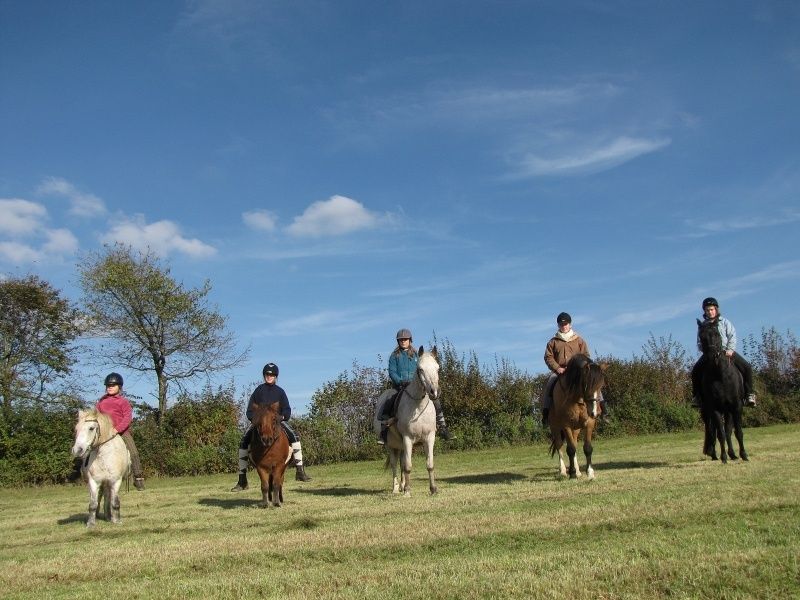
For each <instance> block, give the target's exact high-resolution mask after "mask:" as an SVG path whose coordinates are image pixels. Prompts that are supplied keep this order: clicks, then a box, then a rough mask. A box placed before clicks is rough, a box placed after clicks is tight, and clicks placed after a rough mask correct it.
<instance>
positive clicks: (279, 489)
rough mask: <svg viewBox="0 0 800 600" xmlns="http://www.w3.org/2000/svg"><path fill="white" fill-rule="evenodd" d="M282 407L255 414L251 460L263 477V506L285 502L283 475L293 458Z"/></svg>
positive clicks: (261, 410)
mask: <svg viewBox="0 0 800 600" xmlns="http://www.w3.org/2000/svg"><path fill="white" fill-rule="evenodd" d="M278 408H279V405H278V403H277V402H273V403H272V404H269V405H267V406H260V407H258V408H257V409H256V411H255V414H254V415H253V441H252V442H251V443H250V460H251V462H252V463H253V466H254V467H255V468H256V471H258V476H259V478H261V498H262V501H261V506H262V507H264V508H267V507H269V506H270V504H272V506H275V507H280V505H281V503H282V502H283V475H284V473H285V471H286V463H288V462H289V458H291V448H290V447H289V438H288V437H286V432H285V431H284V430H283V427H281V414H280V413H279V412H278Z"/></svg>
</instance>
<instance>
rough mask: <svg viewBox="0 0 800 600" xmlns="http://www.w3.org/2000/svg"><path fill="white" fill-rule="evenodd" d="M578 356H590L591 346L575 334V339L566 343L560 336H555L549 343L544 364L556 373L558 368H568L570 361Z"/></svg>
mask: <svg viewBox="0 0 800 600" xmlns="http://www.w3.org/2000/svg"><path fill="white" fill-rule="evenodd" d="M576 354H585V355H586V356H589V346H588V345H587V344H586V342H585V341H584V340H583V338H582V337H581V336H579V335H578V334H577V333H575V337H573V338H572V339H571V340H570V341H568V342H565V341H564V340H562V339H561V338H560V337H558V335H554V336H553V337H552V338H550V341H549V342H547V348H546V349H545V351H544V362H545V364H546V365H547V367H548V368H549V369H550V370H551V371H553V373H555V372H556V369H558V367H566V366H567V363H568V362H569V359H570V358H572V357H573V356H575V355H576Z"/></svg>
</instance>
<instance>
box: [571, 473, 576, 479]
mask: <svg viewBox="0 0 800 600" xmlns="http://www.w3.org/2000/svg"><path fill="white" fill-rule="evenodd" d="M569 478H570V479H577V478H578V476H577V475H575V473H570V476H569Z"/></svg>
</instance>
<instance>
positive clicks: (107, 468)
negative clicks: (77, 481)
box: [72, 408, 131, 527]
mask: <svg viewBox="0 0 800 600" xmlns="http://www.w3.org/2000/svg"><path fill="white" fill-rule="evenodd" d="M72 455H73V456H74V457H75V458H82V459H83V467H82V469H81V472H82V473H83V476H84V478H85V479H87V480H88V482H89V518H88V519H87V521H86V526H87V527H94V526H95V523H96V522H97V507H98V505H99V504H100V498H101V497H102V498H104V500H105V502H104V508H105V513H106V518H107V519H110V520H111V522H112V523H119V522H120V521H121V517H120V514H119V509H120V502H119V488H120V485H121V484H122V480H123V479H124V478H125V477H127V475H128V472H129V470H130V467H131V457H130V454H129V453H128V448H127V447H126V446H125V442H123V441H122V438H121V437H120V436H119V435H118V434H117V430H116V429H114V425H113V424H112V423H111V419H110V418H109V416H108V415H106V414H103V413H101V412H100V411H99V410H97V409H95V408H92V409H89V410H80V411H78V422H77V423H76V424H75V442H74V443H73V445H72Z"/></svg>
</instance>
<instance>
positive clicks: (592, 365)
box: [564, 354, 608, 418]
mask: <svg viewBox="0 0 800 600" xmlns="http://www.w3.org/2000/svg"><path fill="white" fill-rule="evenodd" d="M607 368H608V365H607V364H605V363H602V364H598V363H596V362H594V361H592V360H591V359H590V358H589V357H588V356H586V355H585V354H576V355H575V356H573V357H572V358H571V359H570V361H569V363H568V364H567V370H566V372H565V373H564V377H565V381H566V386H567V390H569V395H570V396H572V397H574V398H575V401H576V402H577V403H578V404H586V412H587V413H588V414H589V416H590V417H592V418H596V417H597V416H598V415H599V414H600V390H601V389H603V386H604V385H605V384H606V376H605V371H606V369H607Z"/></svg>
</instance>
